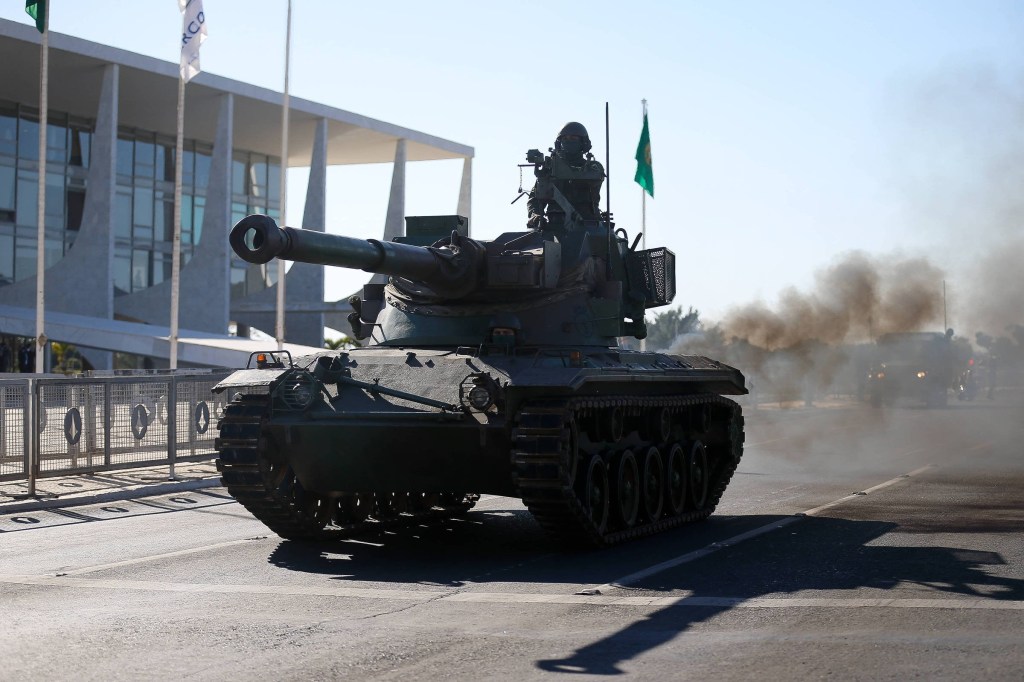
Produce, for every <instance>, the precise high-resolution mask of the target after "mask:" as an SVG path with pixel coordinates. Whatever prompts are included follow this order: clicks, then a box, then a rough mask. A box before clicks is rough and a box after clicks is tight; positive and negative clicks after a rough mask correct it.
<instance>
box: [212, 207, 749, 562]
mask: <svg viewBox="0 0 1024 682" xmlns="http://www.w3.org/2000/svg"><path fill="white" fill-rule="evenodd" d="M555 194H556V199H557V200H558V201H559V202H560V206H561V207H562V209H563V211H564V214H565V221H564V222H563V223H561V224H560V225H559V226H558V227H557V229H549V228H548V227H545V228H543V229H531V230H527V231H522V232H507V233H505V234H502V235H500V236H498V237H497V238H495V239H494V240H491V241H481V240H476V239H472V238H470V237H469V236H468V229H467V221H466V219H465V218H463V217H460V216H430V217H407V218H406V226H407V230H406V231H407V236H406V237H400V238H397V239H396V240H395V241H392V242H383V241H378V240H375V239H352V238H348V237H343V236H337V235H330V234H325V233H322V232H314V231H307V230H300V229H295V228H291V227H284V228H280V227H278V226H277V225H276V224H275V223H274V221H273V220H271V219H270V218H269V217H267V216H262V215H252V216H249V217H247V218H245V219H243V220H241V221H240V222H239V223H238V224H237V225H236V226H235V227H234V229H233V230H232V231H231V236H230V241H231V246H232V248H233V249H234V251H235V253H237V254H238V255H239V256H240V257H241V258H243V259H244V260H246V261H248V262H251V263H267V262H269V261H270V260H272V259H274V258H284V259H288V260H294V261H300V262H306V263H319V264H325V265H332V266H337V267H345V268H357V269H362V270H365V271H367V272H372V273H383V274H386V275H390V280H389V282H388V283H387V284H368V285H366V286H364V287H363V291H362V295H361V296H360V297H358V298H355V299H354V300H353V301H352V303H353V307H354V309H355V311H356V312H355V313H353V314H352V315H351V316H350V323H351V325H352V333H353V336H354V337H356V338H358V339H360V340H365V341H366V343H367V345H365V346H364V347H360V348H354V349H350V350H336V351H331V350H326V351H324V352H321V353H316V354H313V355H310V356H306V357H302V358H295V359H292V358H290V357H289V356H288V355H287V354H279V353H273V352H268V353H264V354H260V356H258V357H257V358H256V362H255V364H254V365H252V364H251V366H250V367H248V368H247V369H245V370H241V371H238V372H236V373H234V374H232V375H231V376H230V377H228V378H227V379H225V380H224V381H223V382H221V383H220V384H219V385H218V386H217V388H216V389H215V390H218V391H224V390H228V391H231V392H232V393H233V394H235V398H234V399H233V400H232V401H231V402H230V404H229V405H228V407H227V408H226V410H225V413H224V415H223V417H222V419H221V420H220V424H219V427H220V437H219V438H218V439H217V445H216V447H217V450H218V466H219V468H220V470H221V472H222V480H223V483H224V485H225V486H227V489H228V491H229V492H230V494H231V495H233V496H234V497H235V498H236V499H237V500H238V501H239V502H240V503H241V504H242V505H243V506H245V507H246V508H247V509H248V510H249V511H250V512H252V513H253V514H254V515H255V516H256V517H257V518H258V519H260V520H261V521H262V522H263V523H265V524H266V525H267V526H268V527H269V528H270V529H271V530H273V531H274V532H276V533H277V534H278V535H280V536H282V537H285V538H294V539H323V538H330V537H332V536H333V537H343V536H346V535H348V534H353V533H357V532H360V531H366V530H368V529H379V528H386V527H389V526H391V525H396V524H405V523H416V522H419V520H421V519H424V518H437V517H446V516H451V515H455V514H459V513H462V512H464V511H466V510H468V509H469V508H471V507H472V506H473V505H474V503H475V502H476V500H477V499H478V498H479V495H480V494H481V493H491V494H496V495H505V496H512V497H518V498H520V499H522V500H523V503H524V504H525V505H526V507H527V508H528V509H529V510H530V512H531V513H532V514H533V516H534V517H535V518H536V520H537V521H538V522H539V523H540V525H541V526H543V527H544V528H545V529H546V530H547V531H549V532H550V533H552V534H553V535H555V536H557V537H559V538H561V539H564V540H567V541H569V542H571V543H584V544H591V545H606V544H611V543H616V542H620V541H623V540H627V539H630V538H635V537H639V536H642V535H647V534H651V533H655V532H660V531H663V530H666V529H669V528H673V527H676V526H679V525H681V524H684V523H689V522H693V521H697V520H700V519H703V518H706V517H707V516H708V515H709V514H711V512H712V511H713V510H714V508H715V506H716V505H717V503H718V501H719V499H720V498H721V496H722V493H723V491H724V490H725V487H726V485H727V484H728V483H729V480H730V478H731V477H732V475H733V472H734V471H735V470H736V466H737V464H738V462H739V460H740V456H741V454H742V451H743V416H742V414H741V411H740V408H739V406H738V405H737V404H736V403H735V402H733V401H732V400H729V399H728V398H725V397H723V395H738V394H744V393H746V389H745V388H744V378H743V375H742V374H741V373H740V372H739V371H738V370H736V369H734V368H732V367H728V366H726V365H723V364H721V363H719V362H716V361H714V360H711V359H709V358H705V357H700V356H686V355H667V354H662V353H653V352H640V351H627V350H622V349H620V348H619V347H618V345H617V338H618V337H621V336H634V337H636V338H643V336H644V335H645V333H646V329H645V323H644V313H645V311H646V310H647V309H648V308H652V307H655V306H662V305H666V304H668V303H669V302H670V301H671V300H672V298H673V296H674V294H675V273H674V259H675V257H674V255H673V254H672V252H671V251H669V250H668V249H665V248H654V249H648V250H637V249H636V246H637V243H638V242H639V236H637V238H635V239H634V240H633V241H632V243H630V241H629V239H628V237H627V234H626V232H625V231H624V230H622V229H616V228H615V226H614V223H612V221H611V220H610V216H609V214H608V213H607V212H604V213H602V215H601V217H600V219H598V220H593V219H586V218H584V217H583V216H582V215H580V214H579V212H577V211H575V210H574V208H573V207H572V206H571V205H569V204H568V201H567V200H566V199H565V196H564V195H562V194H561V193H560V192H557V191H556V193H555Z"/></svg>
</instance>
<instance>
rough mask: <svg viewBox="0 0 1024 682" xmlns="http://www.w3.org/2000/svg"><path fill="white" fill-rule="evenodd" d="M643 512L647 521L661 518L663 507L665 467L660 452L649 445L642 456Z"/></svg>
mask: <svg viewBox="0 0 1024 682" xmlns="http://www.w3.org/2000/svg"><path fill="white" fill-rule="evenodd" d="M643 484H644V512H645V513H646V514H647V520H648V521H657V520H658V519H660V518H661V511H662V509H664V507H665V498H664V494H665V467H664V464H663V463H662V461H661V452H659V451H658V448H655V447H651V448H648V450H647V455H645V456H644V475H643Z"/></svg>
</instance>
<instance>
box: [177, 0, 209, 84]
mask: <svg viewBox="0 0 1024 682" xmlns="http://www.w3.org/2000/svg"><path fill="white" fill-rule="evenodd" d="M178 9H180V10H181V77H182V79H183V80H184V81H185V82H186V83H188V82H189V81H190V80H192V78H194V77H195V76H196V75H197V74H198V73H199V46H200V45H202V44H203V41H204V40H206V15H205V14H204V13H203V0H178Z"/></svg>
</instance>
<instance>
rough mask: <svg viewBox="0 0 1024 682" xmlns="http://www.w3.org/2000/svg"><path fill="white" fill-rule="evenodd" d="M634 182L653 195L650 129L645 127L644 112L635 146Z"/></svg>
mask: <svg viewBox="0 0 1024 682" xmlns="http://www.w3.org/2000/svg"><path fill="white" fill-rule="evenodd" d="M633 179H634V180H636V183H637V184H638V185H640V186H641V187H643V188H644V189H645V190H647V193H648V194H650V195H651V196H652V197H653V196H654V166H653V165H651V131H650V130H648V128H647V113H646V112H645V113H644V129H643V131H641V133H640V144H638V145H637V146H636V176H635V177H634V178H633Z"/></svg>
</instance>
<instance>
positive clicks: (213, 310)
mask: <svg viewBox="0 0 1024 682" xmlns="http://www.w3.org/2000/svg"><path fill="white" fill-rule="evenodd" d="M234 102H235V100H234V95H231V94H224V95H222V96H221V101H220V112H219V114H218V116H217V131H216V134H215V136H214V142H213V156H212V157H211V159H210V181H209V184H208V185H207V186H206V208H205V209H204V213H203V223H202V235H201V236H200V237H199V241H198V243H197V244H196V245H195V251H194V252H193V255H192V258H191V259H190V260H189V261H188V263H183V264H182V266H181V278H180V280H181V281H180V285H179V287H180V289H179V294H180V295H179V301H180V302H179V308H178V319H179V320H180V321H181V334H182V335H187V333H188V332H189V331H201V332H211V333H214V334H227V333H228V311H229V310H230V305H229V303H230V297H231V292H230V284H231V279H230V275H231V261H230V252H229V250H228V232H229V231H230V230H231V153H232V149H233V148H234ZM185 112H186V118H187V113H188V107H187V106H186V108H185ZM187 125H188V121H187V120H186V127H187ZM114 303H115V308H116V310H117V312H118V313H120V314H121V315H124V316H125V317H129V318H133V319H137V320H142V321H143V322H146V323H149V324H153V325H159V326H161V327H164V326H167V325H168V324H169V322H170V319H171V282H170V280H166V281H164V282H161V283H160V284H156V285H154V286H151V287H149V288H148V289H143V290H142V291H138V292H136V293H133V294H129V295H127V296H121V297H119V298H118V299H117V300H116V301H115V302H114Z"/></svg>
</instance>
